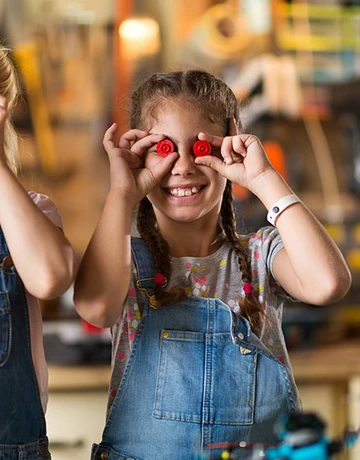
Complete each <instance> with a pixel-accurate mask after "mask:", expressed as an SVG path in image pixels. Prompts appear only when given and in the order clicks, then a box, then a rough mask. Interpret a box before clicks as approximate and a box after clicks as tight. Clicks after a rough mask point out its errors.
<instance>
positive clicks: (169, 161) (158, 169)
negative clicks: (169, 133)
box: [151, 152, 179, 182]
mask: <svg viewBox="0 0 360 460" xmlns="http://www.w3.org/2000/svg"><path fill="white" fill-rule="evenodd" d="M178 156H179V154H178V153H177V152H172V153H170V154H169V155H168V156H166V157H160V156H159V161H157V162H156V163H155V164H154V165H153V166H152V167H151V173H152V175H153V177H154V180H155V181H156V182H159V181H160V180H161V179H162V178H163V177H164V176H165V174H166V173H168V172H169V171H170V169H171V168H172V166H173V164H174V161H175V160H176V158H178Z"/></svg>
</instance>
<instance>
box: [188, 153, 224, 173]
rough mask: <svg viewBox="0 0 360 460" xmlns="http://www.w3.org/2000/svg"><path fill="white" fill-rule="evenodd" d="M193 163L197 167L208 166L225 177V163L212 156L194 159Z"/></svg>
mask: <svg viewBox="0 0 360 460" xmlns="http://www.w3.org/2000/svg"><path fill="white" fill-rule="evenodd" d="M195 163H196V164H197V165H199V166H208V167H209V168H211V169H214V170H215V171H217V172H218V173H220V174H221V175H222V176H224V177H226V175H225V167H226V163H225V162H224V161H222V160H221V159H220V158H217V157H214V156H213V155H208V156H204V157H196V158H195Z"/></svg>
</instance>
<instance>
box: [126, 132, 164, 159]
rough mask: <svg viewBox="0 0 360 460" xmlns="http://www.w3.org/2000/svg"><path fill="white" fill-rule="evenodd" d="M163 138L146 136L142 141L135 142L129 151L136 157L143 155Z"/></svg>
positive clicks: (159, 135)
mask: <svg viewBox="0 0 360 460" xmlns="http://www.w3.org/2000/svg"><path fill="white" fill-rule="evenodd" d="M164 138H165V136H164V135H163V134H148V133H147V135H146V136H144V137H143V138H142V139H139V140H138V141H137V142H135V143H134V144H133V145H132V147H131V151H132V152H134V153H136V155H143V153H144V152H145V151H146V150H148V149H149V148H150V147H152V146H153V145H155V144H157V143H158V142H159V141H161V140H163V139H164Z"/></svg>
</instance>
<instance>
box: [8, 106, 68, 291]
mask: <svg viewBox="0 0 360 460" xmlns="http://www.w3.org/2000/svg"><path fill="white" fill-rule="evenodd" d="M6 117H7V105H6V100H5V99H4V98H3V97H1V98H0V146H1V147H0V225H1V228H2V230H3V232H4V235H5V238H6V242H7V245H8V247H9V251H10V254H11V257H12V259H13V262H14V265H15V267H16V269H17V271H18V273H19V276H20V277H21V279H22V281H23V283H24V286H25V288H26V289H27V290H28V291H29V292H30V293H31V294H32V295H33V296H35V297H38V298H40V299H48V298H53V297H57V296H59V295H61V294H62V293H63V292H64V291H65V290H66V289H67V288H68V287H69V286H70V284H71V282H72V281H73V279H74V277H75V270H76V258H75V254H74V252H73V249H72V247H71V245H70V244H69V242H68V240H67V239H66V238H65V236H64V235H63V233H62V232H61V230H59V229H58V228H56V227H55V225H53V223H52V222H51V221H50V220H49V219H48V218H47V217H46V216H45V215H44V214H43V213H42V212H41V210H40V209H39V208H38V207H37V206H36V205H35V203H34V202H33V200H32V199H31V198H30V197H29V195H28V193H27V192H26V190H25V189H24V188H23V187H22V185H21V184H20V182H19V181H18V180H17V178H16V177H15V175H14V174H13V172H12V171H11V170H10V168H9V167H8V165H7V162H6V159H5V153H4V124H5V120H6Z"/></svg>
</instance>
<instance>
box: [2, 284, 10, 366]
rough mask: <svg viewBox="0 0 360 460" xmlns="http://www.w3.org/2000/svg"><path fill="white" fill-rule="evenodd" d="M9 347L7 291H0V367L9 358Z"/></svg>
mask: <svg viewBox="0 0 360 460" xmlns="http://www.w3.org/2000/svg"><path fill="white" fill-rule="evenodd" d="M10 348H11V310H10V301H9V296H8V294H7V292H0V367H1V366H3V365H4V364H5V363H6V361H7V360H8V358H9V355H10Z"/></svg>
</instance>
